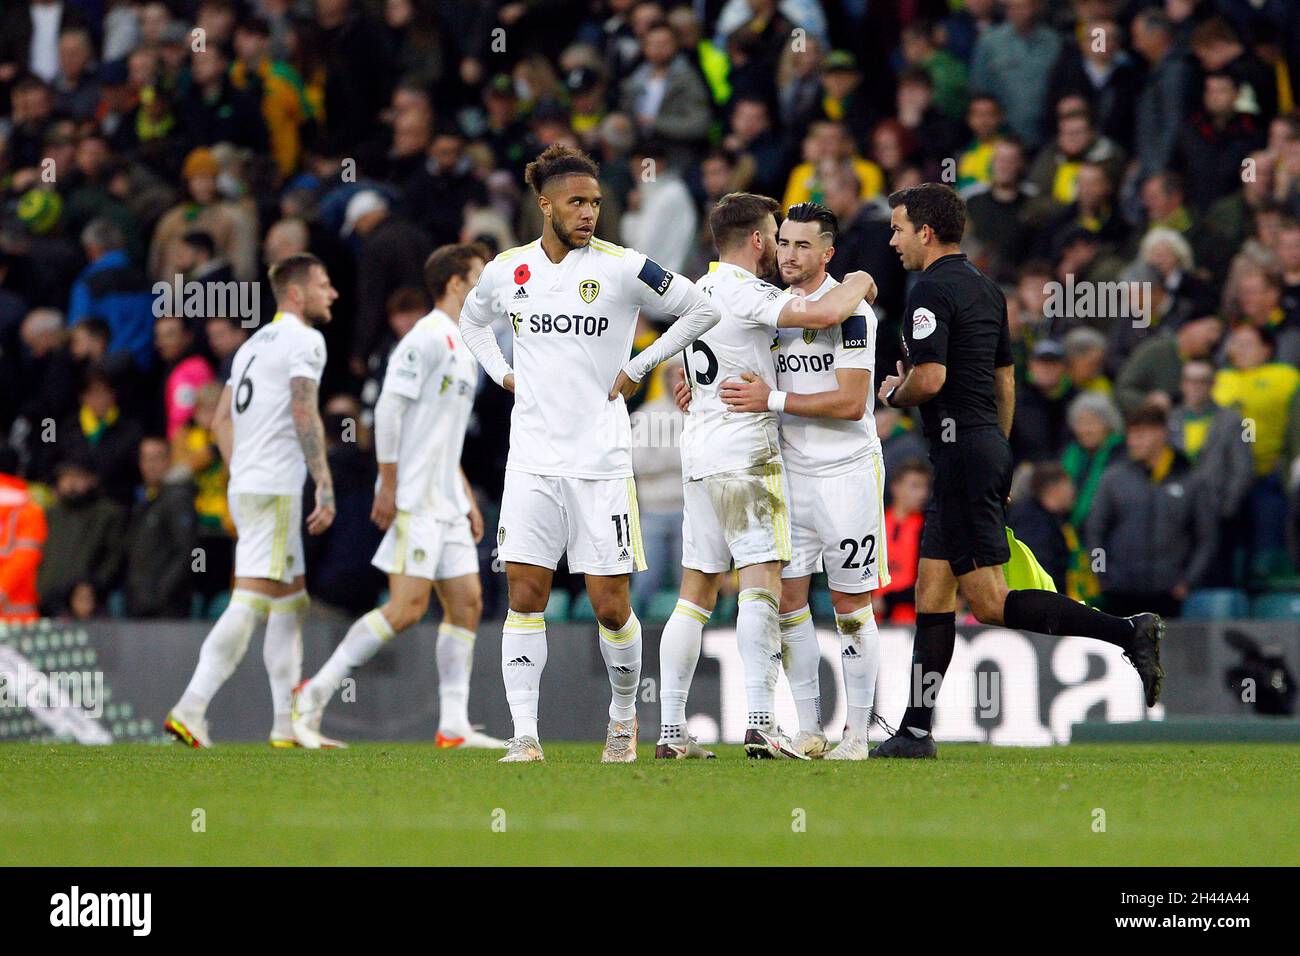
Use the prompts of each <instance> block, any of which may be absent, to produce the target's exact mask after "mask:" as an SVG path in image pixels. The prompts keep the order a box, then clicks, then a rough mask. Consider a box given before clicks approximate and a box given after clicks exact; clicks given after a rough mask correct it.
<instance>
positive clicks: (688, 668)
mask: <svg viewBox="0 0 1300 956" xmlns="http://www.w3.org/2000/svg"><path fill="white" fill-rule="evenodd" d="M709 613H710V612H708V611H706V610H704V608H702V607H700V606H699V605H696V604H692V603H691V602H690V601H686V600H678V602H677V606H676V607H675V608H673V613H672V616H671V617H669V618H668V623H667V624H665V625H664V630H663V634H662V636H661V637H660V638H659V721H660V726H659V737H660V739H661V740H663V741H665V742H667V743H679V742H681V741H683V740H685V739H686V697H687V695H688V694H689V693H690V690H691V678H693V677H694V676H695V665H696V664H697V663H699V660H700V643H701V640H702V637H703V633H704V625H705V624H707V623H709Z"/></svg>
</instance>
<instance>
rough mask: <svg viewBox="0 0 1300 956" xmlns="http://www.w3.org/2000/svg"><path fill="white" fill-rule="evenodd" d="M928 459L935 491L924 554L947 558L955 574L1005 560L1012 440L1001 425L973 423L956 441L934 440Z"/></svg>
mask: <svg viewBox="0 0 1300 956" xmlns="http://www.w3.org/2000/svg"><path fill="white" fill-rule="evenodd" d="M930 463H931V464H932V465H933V466H934V491H933V493H932V494H931V496H930V504H929V505H928V506H927V507H926V509H925V528H924V530H923V531H922V532H921V557H923V558H930V559H933V560H935V561H947V562H948V564H949V565H950V566H951V567H952V573H953V574H954V575H962V574H967V573H969V572H971V571H974V570H975V569H976V568H984V567H992V566H994V565H1003V564H1006V563H1007V562H1008V561H1009V560H1011V550H1010V548H1008V547H1007V531H1006V504H1005V503H1006V500H1007V495H1008V494H1010V493H1011V445H1010V444H1009V443H1008V442H1007V440H1006V438H1005V437H1004V436H1003V434H1002V432H1001V430H1000V429H998V428H997V427H996V426H988V427H982V428H972V429H969V430H967V431H963V432H961V433H960V434H958V436H957V440H956V441H952V442H943V441H934V440H932V441H931V442H930Z"/></svg>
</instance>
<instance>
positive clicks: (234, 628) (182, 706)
mask: <svg viewBox="0 0 1300 956" xmlns="http://www.w3.org/2000/svg"><path fill="white" fill-rule="evenodd" d="M270 609H271V599H270V598H268V597H267V596H266V595H264V594H258V593H257V592H256V591H248V590H245V589H244V588H236V589H235V591H234V593H233V594H231V595H230V603H229V604H228V605H227V606H226V609H225V610H224V611H222V612H221V617H219V618H217V623H215V624H213V625H212V630H210V631H209V632H208V636H207V637H205V638H204V639H203V647H202V648H201V649H200V650H199V663H198V665H197V666H196V667H195V668H194V675H193V676H192V677H191V678H190V683H189V686H187V687H186V688H185V693H184V694H182V695H181V699H180V701H179V702H178V703H177V704H176V706H175V708H173V709H174V710H176V711H177V712H178V713H179V714H181V715H183V716H184V717H188V718H190V719H192V720H198V721H202V720H203V719H205V717H206V716H207V711H208V704H209V703H210V702H211V700H212V698H213V697H215V696H216V693H217V691H218V690H220V689H221V685H222V684H224V683H225V682H226V681H227V680H229V679H230V675H231V674H233V673H234V672H235V668H236V667H238V666H239V662H240V661H241V660H243V659H244V654H245V653H246V652H247V651H248V642H249V641H250V640H252V637H253V631H254V630H256V629H257V626H258V625H259V624H261V623H262V622H263V621H265V620H266V615H267V613H268V612H269V611H270Z"/></svg>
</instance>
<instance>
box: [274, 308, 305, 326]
mask: <svg viewBox="0 0 1300 956" xmlns="http://www.w3.org/2000/svg"><path fill="white" fill-rule="evenodd" d="M281 319H293V320H294V321H295V322H300V323H302V316H301V315H299V314H298V313H297V312H288V311H286V310H284V309H278V310H277V311H276V313H275V315H274V316H273V317H272V318H271V321H272V322H279V321H280V320H281ZM302 324H304V325H305V324H306V323H302Z"/></svg>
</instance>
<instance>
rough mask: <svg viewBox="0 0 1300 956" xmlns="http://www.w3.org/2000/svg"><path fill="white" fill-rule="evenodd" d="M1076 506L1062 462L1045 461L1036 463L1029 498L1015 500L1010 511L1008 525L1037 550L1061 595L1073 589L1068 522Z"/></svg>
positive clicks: (1072, 489) (1070, 483)
mask: <svg viewBox="0 0 1300 956" xmlns="http://www.w3.org/2000/svg"><path fill="white" fill-rule="evenodd" d="M1073 508H1074V482H1072V481H1071V480H1070V476H1069V475H1068V474H1066V472H1065V469H1064V468H1062V467H1061V466H1060V465H1059V464H1057V463H1056V462H1054V461H1044V462H1039V463H1038V464H1036V465H1035V466H1034V471H1033V477H1032V478H1031V480H1030V491H1029V497H1027V498H1022V499H1020V500H1019V501H1016V502H1014V503H1013V504H1012V506H1011V509H1010V511H1009V512H1008V514H1007V525H1008V527H1010V528H1011V530H1012V531H1014V532H1015V535H1016V538H1018V539H1019V540H1020V541H1021V542H1023V543H1024V544H1025V545H1026V546H1027V547H1028V548H1029V550H1031V551H1033V552H1034V557H1036V558H1037V559H1038V563H1039V564H1041V565H1042V566H1043V570H1044V571H1046V572H1047V573H1048V574H1049V575H1051V577H1052V581H1053V582H1054V583H1055V584H1056V590H1057V591H1059V592H1060V593H1061V594H1066V593H1068V592H1069V583H1068V581H1067V579H1066V578H1067V574H1068V572H1069V570H1070V554H1071V551H1072V548H1071V545H1070V540H1069V537H1067V531H1066V524H1067V521H1068V519H1069V516H1070V512H1071V510H1073ZM1072 533H1073V532H1072V531H1071V533H1070V534H1071V535H1072Z"/></svg>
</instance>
